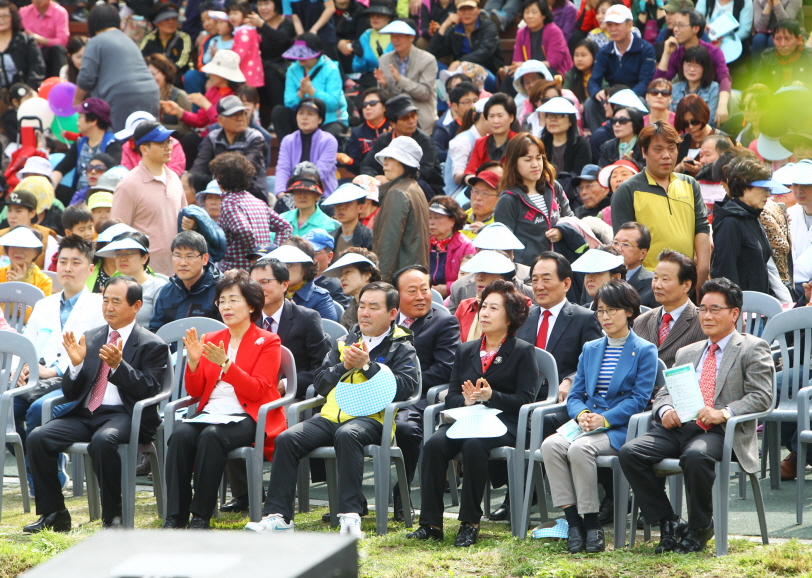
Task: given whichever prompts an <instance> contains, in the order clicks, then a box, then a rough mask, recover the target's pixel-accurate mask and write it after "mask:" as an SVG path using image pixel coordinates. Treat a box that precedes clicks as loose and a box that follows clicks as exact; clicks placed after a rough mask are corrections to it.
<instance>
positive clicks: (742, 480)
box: [739, 472, 747, 500]
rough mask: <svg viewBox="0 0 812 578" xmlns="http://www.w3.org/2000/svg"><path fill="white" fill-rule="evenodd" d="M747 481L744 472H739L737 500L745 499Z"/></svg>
mask: <svg viewBox="0 0 812 578" xmlns="http://www.w3.org/2000/svg"><path fill="white" fill-rule="evenodd" d="M746 482H747V480H746V479H745V474H744V472H739V499H740V500H746V499H747V483H746Z"/></svg>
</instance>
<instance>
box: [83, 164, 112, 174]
mask: <svg viewBox="0 0 812 578" xmlns="http://www.w3.org/2000/svg"><path fill="white" fill-rule="evenodd" d="M86 169H87V172H89V173H103V172H105V171H106V170H107V167H106V166H104V165H87V167H86Z"/></svg>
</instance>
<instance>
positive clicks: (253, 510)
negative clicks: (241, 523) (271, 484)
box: [245, 450, 262, 522]
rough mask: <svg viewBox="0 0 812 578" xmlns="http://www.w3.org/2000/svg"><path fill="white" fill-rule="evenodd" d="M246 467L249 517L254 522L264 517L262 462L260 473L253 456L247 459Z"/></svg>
mask: <svg viewBox="0 0 812 578" xmlns="http://www.w3.org/2000/svg"><path fill="white" fill-rule="evenodd" d="M252 451H253V450H252ZM245 469H246V472H247V474H248V517H249V518H250V519H251V521H252V522H259V521H260V519H262V514H261V512H262V462H260V471H259V474H257V471H256V464H255V463H254V460H253V458H249V459H246V460H245Z"/></svg>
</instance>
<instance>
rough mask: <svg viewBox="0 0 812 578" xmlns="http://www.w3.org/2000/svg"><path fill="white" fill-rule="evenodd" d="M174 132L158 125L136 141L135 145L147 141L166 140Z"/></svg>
mask: <svg viewBox="0 0 812 578" xmlns="http://www.w3.org/2000/svg"><path fill="white" fill-rule="evenodd" d="M136 130H137V129H136ZM173 134H174V131H171V130H169V129H168V128H166V127H164V126H162V125H160V124H159V125H158V126H156V127H155V128H154V129H152V130H151V131H149V132H148V133H147V134H145V135H144V136H142V137H141V138H139V139H138V140H136V141H135V146H140V145H142V144H144V143H145V142H166V140H167V139H168V138H169V137H171V136H172V135H173Z"/></svg>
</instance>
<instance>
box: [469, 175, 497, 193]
mask: <svg viewBox="0 0 812 578" xmlns="http://www.w3.org/2000/svg"><path fill="white" fill-rule="evenodd" d="M477 183H485V184H486V185H488V186H489V187H490V188H492V189H498V188H499V175H497V174H496V173H495V172H493V171H482V172H481V173H479V174H478V175H476V176H474V177H471V178H470V179H468V184H469V185H471V186H470V187H469V188H467V189H465V196H466V197H468V198H469V199H470V198H471V189H472V188H473V187H474V185H476V184H477Z"/></svg>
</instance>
